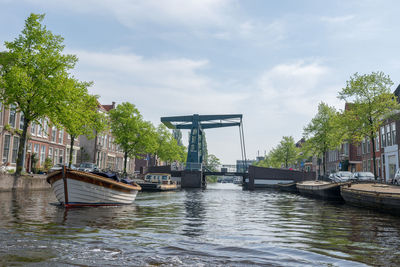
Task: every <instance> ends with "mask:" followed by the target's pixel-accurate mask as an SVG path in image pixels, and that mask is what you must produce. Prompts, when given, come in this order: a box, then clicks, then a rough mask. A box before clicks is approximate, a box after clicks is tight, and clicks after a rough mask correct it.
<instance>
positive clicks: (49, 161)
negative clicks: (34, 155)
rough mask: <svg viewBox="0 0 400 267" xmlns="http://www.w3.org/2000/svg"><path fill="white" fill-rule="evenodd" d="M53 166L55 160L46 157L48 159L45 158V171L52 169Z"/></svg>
mask: <svg viewBox="0 0 400 267" xmlns="http://www.w3.org/2000/svg"><path fill="white" fill-rule="evenodd" d="M52 166H53V160H52V159H51V158H46V159H45V160H44V166H43V168H44V171H45V172H48V171H49V169H50V168H51V167H52Z"/></svg>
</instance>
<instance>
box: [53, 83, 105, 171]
mask: <svg viewBox="0 0 400 267" xmlns="http://www.w3.org/2000/svg"><path fill="white" fill-rule="evenodd" d="M90 85H91V83H87V82H79V81H77V80H76V79H72V78H71V79H69V83H68V88H69V94H68V95H66V102H67V104H66V105H65V106H62V107H60V112H59V114H58V116H57V121H55V123H57V124H60V125H61V126H63V127H64V128H65V130H66V132H67V133H68V134H69V135H70V137H71V143H70V146H71V149H70V151H69V162H68V167H69V168H71V164H72V160H73V159H72V157H73V147H74V142H75V140H76V138H78V137H79V135H86V136H87V137H88V138H89V139H91V138H94V137H95V133H98V132H102V131H104V130H105V129H106V125H107V124H106V118H105V115H104V114H103V113H100V112H98V110H97V109H98V105H99V103H98V101H97V98H98V97H97V96H95V95H90V94H89V93H88V90H87V87H88V86H90Z"/></svg>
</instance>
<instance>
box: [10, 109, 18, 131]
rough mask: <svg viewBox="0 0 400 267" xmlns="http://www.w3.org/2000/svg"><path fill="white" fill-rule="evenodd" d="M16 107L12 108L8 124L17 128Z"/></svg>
mask: <svg viewBox="0 0 400 267" xmlns="http://www.w3.org/2000/svg"><path fill="white" fill-rule="evenodd" d="M16 113H17V112H16V110H15V105H11V106H10V117H9V118H8V124H10V125H11V126H12V127H15V115H16Z"/></svg>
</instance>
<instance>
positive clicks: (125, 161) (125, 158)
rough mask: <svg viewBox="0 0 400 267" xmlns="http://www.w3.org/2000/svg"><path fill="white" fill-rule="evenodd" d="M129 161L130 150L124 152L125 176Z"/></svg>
mask: <svg viewBox="0 0 400 267" xmlns="http://www.w3.org/2000/svg"><path fill="white" fill-rule="evenodd" d="M127 162H128V152H125V153H124V176H126V164H127Z"/></svg>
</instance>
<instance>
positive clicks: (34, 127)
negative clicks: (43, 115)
mask: <svg viewBox="0 0 400 267" xmlns="http://www.w3.org/2000/svg"><path fill="white" fill-rule="evenodd" d="M31 135H36V124H35V123H34V122H32V124H31Z"/></svg>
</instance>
